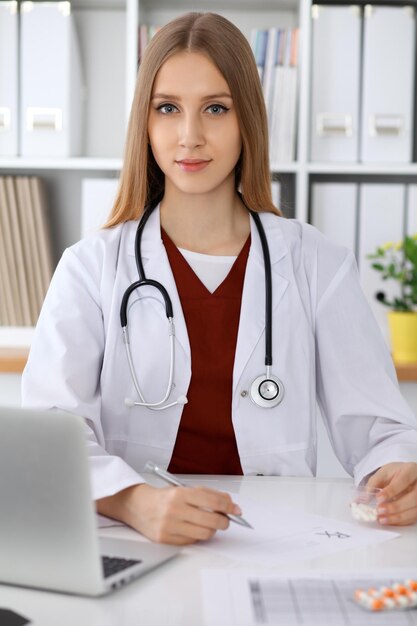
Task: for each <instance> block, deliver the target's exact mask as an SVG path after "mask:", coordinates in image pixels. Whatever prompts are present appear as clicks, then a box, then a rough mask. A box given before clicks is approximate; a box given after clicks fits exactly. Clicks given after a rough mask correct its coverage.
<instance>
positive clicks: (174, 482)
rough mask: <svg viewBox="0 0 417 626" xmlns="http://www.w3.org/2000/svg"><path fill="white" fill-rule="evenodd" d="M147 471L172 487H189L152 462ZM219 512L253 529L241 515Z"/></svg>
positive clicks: (146, 466) (148, 463) (147, 465)
mask: <svg viewBox="0 0 417 626" xmlns="http://www.w3.org/2000/svg"><path fill="white" fill-rule="evenodd" d="M145 470H147V471H148V472H152V474H155V475H156V476H159V478H162V480H165V481H166V482H167V483H169V484H170V485H175V486H176V487H187V485H185V484H184V483H182V482H181V481H180V480H178V478H177V477H176V476H174V474H170V473H169V472H167V471H165V470H163V469H161V468H160V467H158V466H157V465H155V463H153V462H152V461H148V462H147V463H146V465H145ZM218 512H219V513H220V515H225V516H226V517H228V518H229V519H230V521H231V522H235V523H236V524H239V525H240V526H245V527H246V528H253V526H251V525H250V524H249V522H247V521H246V520H245V519H244V518H243V517H241V516H240V515H233V514H232V513H222V512H220V511H218Z"/></svg>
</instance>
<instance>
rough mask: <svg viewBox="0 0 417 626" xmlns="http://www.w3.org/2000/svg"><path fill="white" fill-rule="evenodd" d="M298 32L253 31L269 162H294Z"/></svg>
mask: <svg viewBox="0 0 417 626" xmlns="http://www.w3.org/2000/svg"><path fill="white" fill-rule="evenodd" d="M298 38H299V29H298V28H293V29H290V30H285V29H280V28H270V29H268V30H258V29H252V32H251V46H252V50H253V53H254V55H255V60H256V65H257V67H258V73H259V77H260V79H261V82H262V88H263V92H264V97H265V106H266V111H267V115H268V124H269V142H270V143H269V154H270V160H271V162H273V163H276V162H288V161H293V160H294V159H295V141H296V111H297V65H298Z"/></svg>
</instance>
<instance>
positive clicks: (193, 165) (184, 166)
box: [176, 159, 210, 172]
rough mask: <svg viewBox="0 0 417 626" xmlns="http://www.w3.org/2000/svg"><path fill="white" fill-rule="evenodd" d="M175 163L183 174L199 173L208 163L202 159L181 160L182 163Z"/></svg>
mask: <svg viewBox="0 0 417 626" xmlns="http://www.w3.org/2000/svg"><path fill="white" fill-rule="evenodd" d="M176 163H177V165H178V167H179V168H180V169H181V170H182V171H183V172H199V171H200V170H202V169H204V168H205V167H207V165H208V164H209V163H210V161H205V160H203V159H183V160H182V161H176Z"/></svg>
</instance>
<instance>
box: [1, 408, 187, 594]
mask: <svg viewBox="0 0 417 626" xmlns="http://www.w3.org/2000/svg"><path fill="white" fill-rule="evenodd" d="M178 553H179V550H178V548H175V547H173V546H166V545H159V544H153V543H148V542H145V541H134V540H127V539H110V538H109V539H108V538H99V537H98V533H97V520H96V513H95V505H94V502H93V500H92V498H91V491H90V479H89V466H88V455H87V446H86V439H85V423H84V420H83V419H82V418H81V417H77V416H75V415H70V414H68V413H64V412H61V411H56V410H51V411H47V410H33V409H20V408H6V407H1V408H0V555H1V557H0V583H7V584H12V585H23V586H26V587H36V588H40V589H48V590H54V591H61V592H67V593H73V594H80V595H88V596H99V595H103V594H106V593H108V592H111V591H112V590H115V589H117V588H119V587H120V586H122V585H125V584H126V583H128V582H130V581H131V580H134V579H136V578H138V577H139V576H142V574H145V572H148V571H149V570H151V569H153V568H155V567H157V566H158V565H160V564H161V563H164V562H165V561H167V560H168V559H171V558H172V557H174V556H175V555H176V554H178Z"/></svg>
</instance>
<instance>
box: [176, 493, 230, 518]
mask: <svg viewBox="0 0 417 626" xmlns="http://www.w3.org/2000/svg"><path fill="white" fill-rule="evenodd" d="M184 495H185V498H186V502H187V503H188V504H192V505H193V506H197V507H199V508H205V509H210V510H212V511H217V512H219V513H233V514H235V515H241V514H242V511H241V509H240V507H239V506H238V505H237V504H235V503H234V502H233V500H232V498H231V497H230V495H229V494H228V493H223V492H222V491H215V490H214V489H206V488H204V487H194V488H192V487H190V488H186V493H185V494H184Z"/></svg>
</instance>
